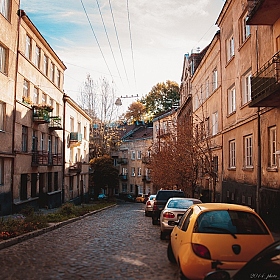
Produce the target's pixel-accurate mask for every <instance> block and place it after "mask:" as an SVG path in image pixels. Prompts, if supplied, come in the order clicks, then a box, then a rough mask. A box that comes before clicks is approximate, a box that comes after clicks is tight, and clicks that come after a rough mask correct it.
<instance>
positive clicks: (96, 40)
mask: <svg viewBox="0 0 280 280" xmlns="http://www.w3.org/2000/svg"><path fill="white" fill-rule="evenodd" d="M81 4H82V6H83V9H84V12H85V15H86V17H87V20H88V23H89V25H90V28H91V31H92V33H93V35H94V38H95V40H96V42H97V45H98V47H99V50H100V52H101V54H102V57H103V59H104V62H105V64H106V66H107V69H108V71H109V73H110V76H111V78H112V80H113V75H112V73H111V71H110V68H109V65H108V63H107V61H106V59H105V56H104V53H103V51H102V49H101V46H100V44H99V42H98V39H97V37H96V34H95V32H94V29H93V27H92V24H91V21H90V19H89V16H88V13H87V11H86V8H85V6H84V3H83V0H81Z"/></svg>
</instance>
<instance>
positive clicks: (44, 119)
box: [33, 105, 51, 124]
mask: <svg viewBox="0 0 280 280" xmlns="http://www.w3.org/2000/svg"><path fill="white" fill-rule="evenodd" d="M50 112H51V107H49V106H44V105H42V106H40V105H34V106H33V121H34V122H37V123H39V124H40V123H49V122H50Z"/></svg>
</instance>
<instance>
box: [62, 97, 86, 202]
mask: <svg viewBox="0 0 280 280" xmlns="http://www.w3.org/2000/svg"><path fill="white" fill-rule="evenodd" d="M64 106H65V123H64V128H65V129H64V143H65V146H64V163H65V164H64V186H63V201H73V202H74V203H76V204H79V203H81V202H85V201H87V200H88V188H89V186H88V183H89V133H90V125H91V118H90V116H89V115H88V114H87V113H86V112H85V111H84V110H82V109H81V107H80V106H78V104H77V103H76V102H75V101H74V100H73V99H72V98H70V97H69V96H67V95H65V96H64Z"/></svg>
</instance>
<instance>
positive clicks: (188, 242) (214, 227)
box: [145, 190, 280, 280]
mask: <svg viewBox="0 0 280 280" xmlns="http://www.w3.org/2000/svg"><path fill="white" fill-rule="evenodd" d="M184 196H185V195H184V193H181V192H180V191H170V190H169V191H167V190H165V191H163V190H160V191H158V193H157V195H153V196H152V197H151V196H150V197H149V199H148V200H147V202H146V205H145V215H146V216H151V217H152V224H153V225H156V224H159V225H160V239H166V237H167V236H168V235H169V236H170V238H169V242H168V246H167V258H168V260H169V261H170V262H172V263H177V265H178V267H179V269H180V277H181V279H201V280H215V279H224V280H231V279H232V280H237V279H252V277H253V278H255V276H254V275H255V274H257V275H263V276H267V275H273V277H275V279H280V242H279V241H278V242H274V238H273V236H272V234H271V232H270V230H269V228H268V227H267V225H266V224H265V223H264V221H263V220H262V219H261V217H260V216H259V215H258V214H257V213H256V212H255V211H254V210H253V209H251V208H250V207H247V206H242V205H236V204H227V203H202V202H201V201H200V200H198V199H194V198H186V197H184ZM151 205H153V208H152V207H151ZM259 252H260V253H259ZM255 255H256V256H255ZM254 256H255V257H254ZM250 260H251V261H250ZM254 265H256V267H255V268H254Z"/></svg>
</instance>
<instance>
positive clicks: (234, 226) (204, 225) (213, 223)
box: [194, 210, 268, 234]
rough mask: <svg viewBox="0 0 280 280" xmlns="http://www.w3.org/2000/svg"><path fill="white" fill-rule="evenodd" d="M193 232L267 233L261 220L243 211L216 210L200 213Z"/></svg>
mask: <svg viewBox="0 0 280 280" xmlns="http://www.w3.org/2000/svg"><path fill="white" fill-rule="evenodd" d="M194 232H200V233H230V234H268V231H267V229H266V227H265V226H264V224H263V223H262V221H261V220H260V219H259V218H258V217H257V216H256V215H254V214H252V213H248V212H244V211H231V210H217V211H208V212H204V213H202V214H200V215H199V216H198V218H197V220H196V223H195V227H194Z"/></svg>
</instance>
